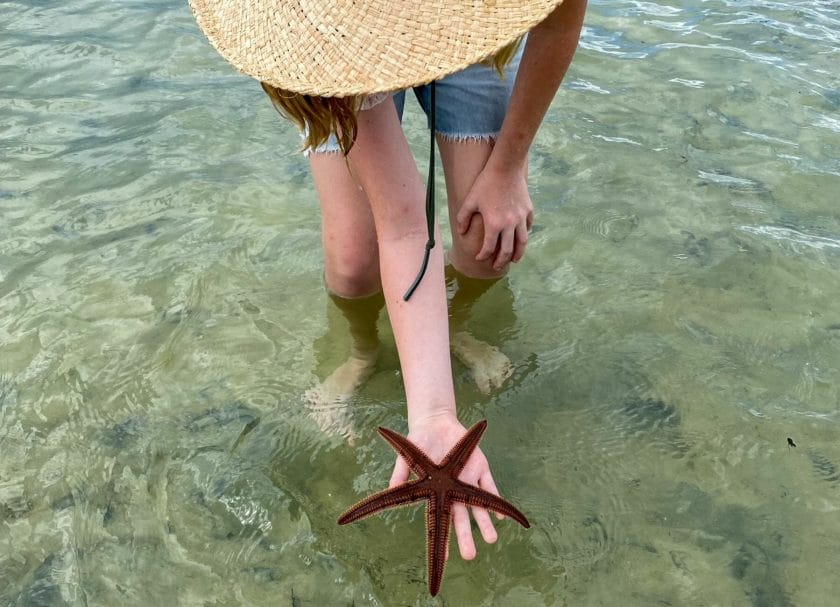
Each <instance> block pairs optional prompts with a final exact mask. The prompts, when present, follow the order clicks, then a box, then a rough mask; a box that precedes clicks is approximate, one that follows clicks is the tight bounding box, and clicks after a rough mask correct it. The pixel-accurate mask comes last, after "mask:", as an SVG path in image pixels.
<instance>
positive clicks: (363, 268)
mask: <svg viewBox="0 0 840 607" xmlns="http://www.w3.org/2000/svg"><path fill="white" fill-rule="evenodd" d="M325 265H326V268H325V271H324V279H325V281H326V283H327V288H328V289H329V290H330V292H332V293H334V294H335V295H338V296H339V297H346V298H348V299H355V298H358V297H367V296H368V295H373V294H374V293H377V292H379V291H381V290H382V285H381V283H380V280H379V255H378V252H377V249H376V247H373V249H372V250H369V251H360V250H355V251H353V252H352V253H350V252H341V251H338V252H334V253H333V254H328V255H327V259H326V264H325Z"/></svg>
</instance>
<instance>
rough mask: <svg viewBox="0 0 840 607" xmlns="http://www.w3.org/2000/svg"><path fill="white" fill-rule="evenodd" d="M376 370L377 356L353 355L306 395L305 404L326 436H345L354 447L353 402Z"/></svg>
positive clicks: (371, 354)
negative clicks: (351, 407)
mask: <svg viewBox="0 0 840 607" xmlns="http://www.w3.org/2000/svg"><path fill="white" fill-rule="evenodd" d="M375 366H376V352H375V351H374V352H371V353H367V354H365V355H353V356H351V357H350V358H349V359H348V360H347V361H345V362H344V363H342V364H341V365H339V366H338V368H336V370H335V371H333V372H332V373H330V375H329V376H328V377H327V378H326V379H325V380H324V381H323V382H321V383H320V384H318V385H316V386H313V387H312V388H310V389H309V390H307V391H306V392H305V393H304V395H303V400H304V403H305V404H306V408H307V410H308V411H309V414H310V415H311V416H312V419H313V420H314V421H315V423H316V424H318V427H319V428H320V429H321V431H322V432H324V433H325V434H328V435H331V436H341V437H343V438H345V439H347V440H348V441H350V442H351V443H352V442H353V441H354V440H355V438H356V432H355V428H354V427H353V422H352V415H351V413H352V411H351V409H350V406H349V404H348V401H349V400H350V398H351V397H352V396H353V395H354V394H355V393H356V392H357V391H358V389H359V388H360V387H361V386H362V385H363V384H364V383H365V382H366V381H367V380H368V379H369V378H370V376H371V375H372V374H373V370H374V367H375Z"/></svg>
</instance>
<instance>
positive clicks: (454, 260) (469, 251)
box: [438, 136, 513, 394]
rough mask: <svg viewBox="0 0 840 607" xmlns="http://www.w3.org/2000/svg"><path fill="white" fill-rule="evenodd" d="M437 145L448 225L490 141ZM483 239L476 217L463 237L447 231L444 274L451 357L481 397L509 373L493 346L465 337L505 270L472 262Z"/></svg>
mask: <svg viewBox="0 0 840 607" xmlns="http://www.w3.org/2000/svg"><path fill="white" fill-rule="evenodd" d="M438 143H439V145H440V155H441V160H442V162H443V167H444V173H445V175H446V190H447V198H448V200H449V218H450V225H452V226H454V225H456V224H455V217H456V216H457V215H458V211H459V210H460V208H461V205H462V204H463V202H464V199H465V198H466V196H467V194H468V193H469V191H470V188H471V187H472V184H473V182H474V181H475V179H476V177H477V176H478V174H479V173H480V172H481V170H482V169H483V168H484V165H485V163H486V162H487V159H488V158H489V156H490V152H491V151H492V150H493V142H492V141H451V140H446V139H444V138H443V137H440V136H439V137H438ZM483 238H484V226H483V223H482V221H481V216H480V215H476V216H474V217H473V220H472V222H471V224H470V229H469V231H468V232H467V233H466V234H464V235H462V234H459V233H458V231H457V229H456V230H453V233H452V250H451V251H450V254H449V260H450V262H451V264H452V267H451V268H449V269H448V271H447V278H448V280H449V281H450V284H451V285H453V286H455V287H456V290H455V294H454V296H453V297H452V301H451V302H450V315H451V325H450V331H451V335H452V336H451V344H452V353H453V354H454V355H455V357H456V358H457V359H458V360H459V361H461V363H462V364H464V365H465V366H466V367H467V368H468V369H469V370H470V373H471V374H472V376H473V379H474V381H475V383H476V386H477V387H478V389H479V390H480V391H481V392H483V393H485V394H487V393H489V392H490V391H491V390H493V389H495V388H499V387H501V385H502V384H503V383H504V382H505V380H506V379H507V378H508V377H510V375H511V374H512V373H513V366H512V364H511V362H510V359H509V358H508V357H507V356H505V355H504V354H503V353H502V352H501V351H500V350H499V349H498V348H497V347H495V346H493V345H491V344H488V343H486V342H483V341H480V340H478V339H476V338H475V337H473V336H472V335H470V334H469V333H468V332H467V320H468V319H469V316H470V312H471V310H472V307H473V305H474V304H475V302H476V301H477V300H478V298H479V297H481V295H482V294H484V293H485V292H486V291H487V290H488V289H489V288H490V287H491V286H492V285H493V284H494V283H495V282H496V281H497V280H498V279H499V278H500V277H502V276H504V274H505V273H506V272H507V268H505V269H504V270H502V271H501V272H499V271H496V270H494V269H493V267H492V264H491V262H492V260H486V261H480V262H479V261H476V260H475V255H476V253H478V251H479V249H480V248H481V243H482V241H483Z"/></svg>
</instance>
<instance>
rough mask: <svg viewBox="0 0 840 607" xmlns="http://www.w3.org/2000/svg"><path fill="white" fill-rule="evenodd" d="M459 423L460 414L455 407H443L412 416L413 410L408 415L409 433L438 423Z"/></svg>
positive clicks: (425, 410) (419, 412)
mask: <svg viewBox="0 0 840 607" xmlns="http://www.w3.org/2000/svg"><path fill="white" fill-rule="evenodd" d="M453 421H454V422H456V423H457V422H458V413H457V411H456V410H455V405H454V404H453V405H451V406H449V405H447V406H442V407H440V408H434V409H429V408H426V409H424V410H423V411H418V412H416V413H414V414H412V412H411V410H409V413H408V431H409V433H411V432H412V431H414V430H416V429H417V428H419V427H421V426H428V425H429V424H436V423H447V424H448V423H451V422H453Z"/></svg>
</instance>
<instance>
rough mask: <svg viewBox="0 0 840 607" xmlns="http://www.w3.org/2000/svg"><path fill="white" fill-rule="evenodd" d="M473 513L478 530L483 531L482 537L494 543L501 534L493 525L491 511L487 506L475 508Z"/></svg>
mask: <svg viewBox="0 0 840 607" xmlns="http://www.w3.org/2000/svg"><path fill="white" fill-rule="evenodd" d="M472 514H473V518H474V519H475V522H476V524H477V525H478V530H479V531H481V537H482V538H484V541H485V542H487V543H488V544H494V543H495V542H496V540H497V539H499V536H498V535H497V534H496V528H495V527H494V526H493V520H492V519H491V518H490V513H489V512H488V511H487V510H486V509H485V508H473V509H472Z"/></svg>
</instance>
